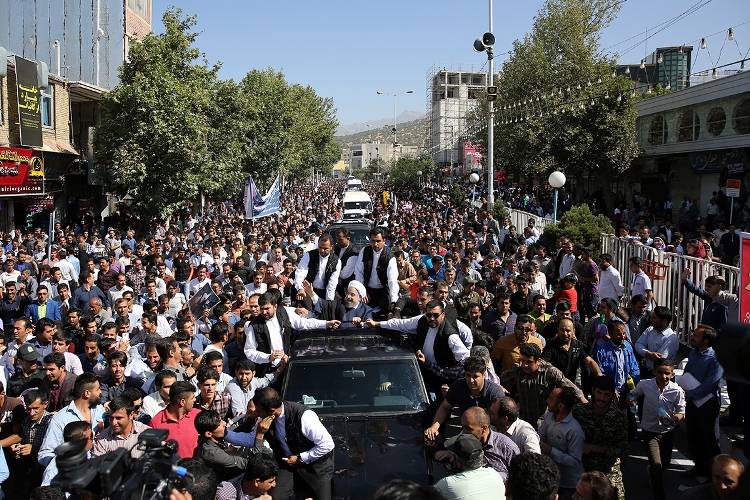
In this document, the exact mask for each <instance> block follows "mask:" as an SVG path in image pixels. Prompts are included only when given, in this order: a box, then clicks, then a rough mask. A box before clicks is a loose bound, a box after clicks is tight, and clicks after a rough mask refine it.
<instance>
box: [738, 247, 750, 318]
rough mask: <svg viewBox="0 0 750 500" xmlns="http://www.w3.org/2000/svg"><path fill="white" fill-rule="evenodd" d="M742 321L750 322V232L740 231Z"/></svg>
mask: <svg viewBox="0 0 750 500" xmlns="http://www.w3.org/2000/svg"><path fill="white" fill-rule="evenodd" d="M740 243H741V246H740V321H741V322H742V323H750V233H740Z"/></svg>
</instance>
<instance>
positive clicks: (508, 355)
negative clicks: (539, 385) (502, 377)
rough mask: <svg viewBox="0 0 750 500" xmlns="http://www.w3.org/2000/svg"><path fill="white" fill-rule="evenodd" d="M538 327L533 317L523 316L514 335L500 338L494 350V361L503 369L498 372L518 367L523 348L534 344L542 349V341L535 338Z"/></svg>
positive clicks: (517, 323)
mask: <svg viewBox="0 0 750 500" xmlns="http://www.w3.org/2000/svg"><path fill="white" fill-rule="evenodd" d="M535 330H536V325H535V324H534V320H532V319H531V317H529V316H527V315H526V314H523V315H521V316H518V319H517V320H516V324H515V331H514V332H513V335H506V336H504V337H500V339H499V340H498V341H497V342H495V346H494V347H493V349H492V353H491V355H492V360H493V361H494V362H495V363H496V364H497V365H500V367H501V368H502V369H501V370H498V371H505V370H510V369H511V368H513V367H514V366H518V365H519V363H520V361H521V351H520V349H521V346H522V345H524V344H526V343H532V344H536V345H537V346H539V349H542V348H543V347H544V346H543V344H542V341H541V340H539V339H538V338H537V337H536V336H535Z"/></svg>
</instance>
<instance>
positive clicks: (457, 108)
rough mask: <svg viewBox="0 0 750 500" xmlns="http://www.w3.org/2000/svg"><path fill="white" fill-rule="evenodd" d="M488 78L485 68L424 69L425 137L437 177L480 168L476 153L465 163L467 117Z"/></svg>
mask: <svg viewBox="0 0 750 500" xmlns="http://www.w3.org/2000/svg"><path fill="white" fill-rule="evenodd" d="M487 80H488V75H487V72H486V71H485V72H480V71H474V70H473V68H472V69H471V70H463V69H461V68H459V69H457V70H456V69H447V68H445V67H440V66H432V67H431V68H430V70H429V71H428V72H427V93H426V95H427V120H426V122H427V137H428V138H429V147H430V149H429V151H430V154H431V155H432V157H433V159H434V160H435V166H436V167H437V169H438V173H439V175H440V176H443V177H446V176H453V175H465V174H466V173H467V172H468V171H469V170H471V169H476V170H480V169H481V168H482V165H480V164H478V163H476V161H475V160H474V157H475V155H472V157H471V158H470V159H469V160H468V162H467V160H466V158H467V155H468V154H469V153H467V148H466V146H467V142H469V141H470V140H471V139H473V134H472V133H470V131H469V128H470V127H469V122H468V118H469V117H470V115H471V113H472V112H473V111H474V110H475V109H476V108H477V106H478V104H479V101H478V100H477V99H479V98H481V97H482V96H483V95H484V94H485V92H486V90H487V89H486V87H487V83H488V81H487ZM469 164H470V165H469ZM467 165H468V166H467Z"/></svg>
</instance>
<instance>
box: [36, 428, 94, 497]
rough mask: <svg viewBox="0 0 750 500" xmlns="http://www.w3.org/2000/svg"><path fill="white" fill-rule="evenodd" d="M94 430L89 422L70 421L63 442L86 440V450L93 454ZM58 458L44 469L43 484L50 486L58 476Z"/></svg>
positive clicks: (54, 458)
mask: <svg viewBox="0 0 750 500" xmlns="http://www.w3.org/2000/svg"><path fill="white" fill-rule="evenodd" d="M93 436H94V431H92V430H91V427H90V426H89V425H88V422H84V421H74V422H68V424H67V425H66V426H65V428H64V429H63V442H65V443H70V442H71V441H84V440H85V441H86V446H85V447H84V451H85V452H86V454H87V455H90V454H91V446H92V445H93V439H92V438H93ZM57 472H58V470H57V458H56V457H54V456H53V457H52V459H51V460H50V461H49V463H48V464H47V468H46V469H44V475H43V476H42V486H49V485H50V483H51V482H52V480H53V479H54V478H55V476H57Z"/></svg>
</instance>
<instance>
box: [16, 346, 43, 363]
mask: <svg viewBox="0 0 750 500" xmlns="http://www.w3.org/2000/svg"><path fill="white" fill-rule="evenodd" d="M18 357H19V358H23V359H25V360H26V361H36V360H37V359H39V358H41V356H40V355H39V353H38V352H37V350H36V349H35V348H34V346H33V345H31V344H23V345H22V346H21V347H19V348H18Z"/></svg>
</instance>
